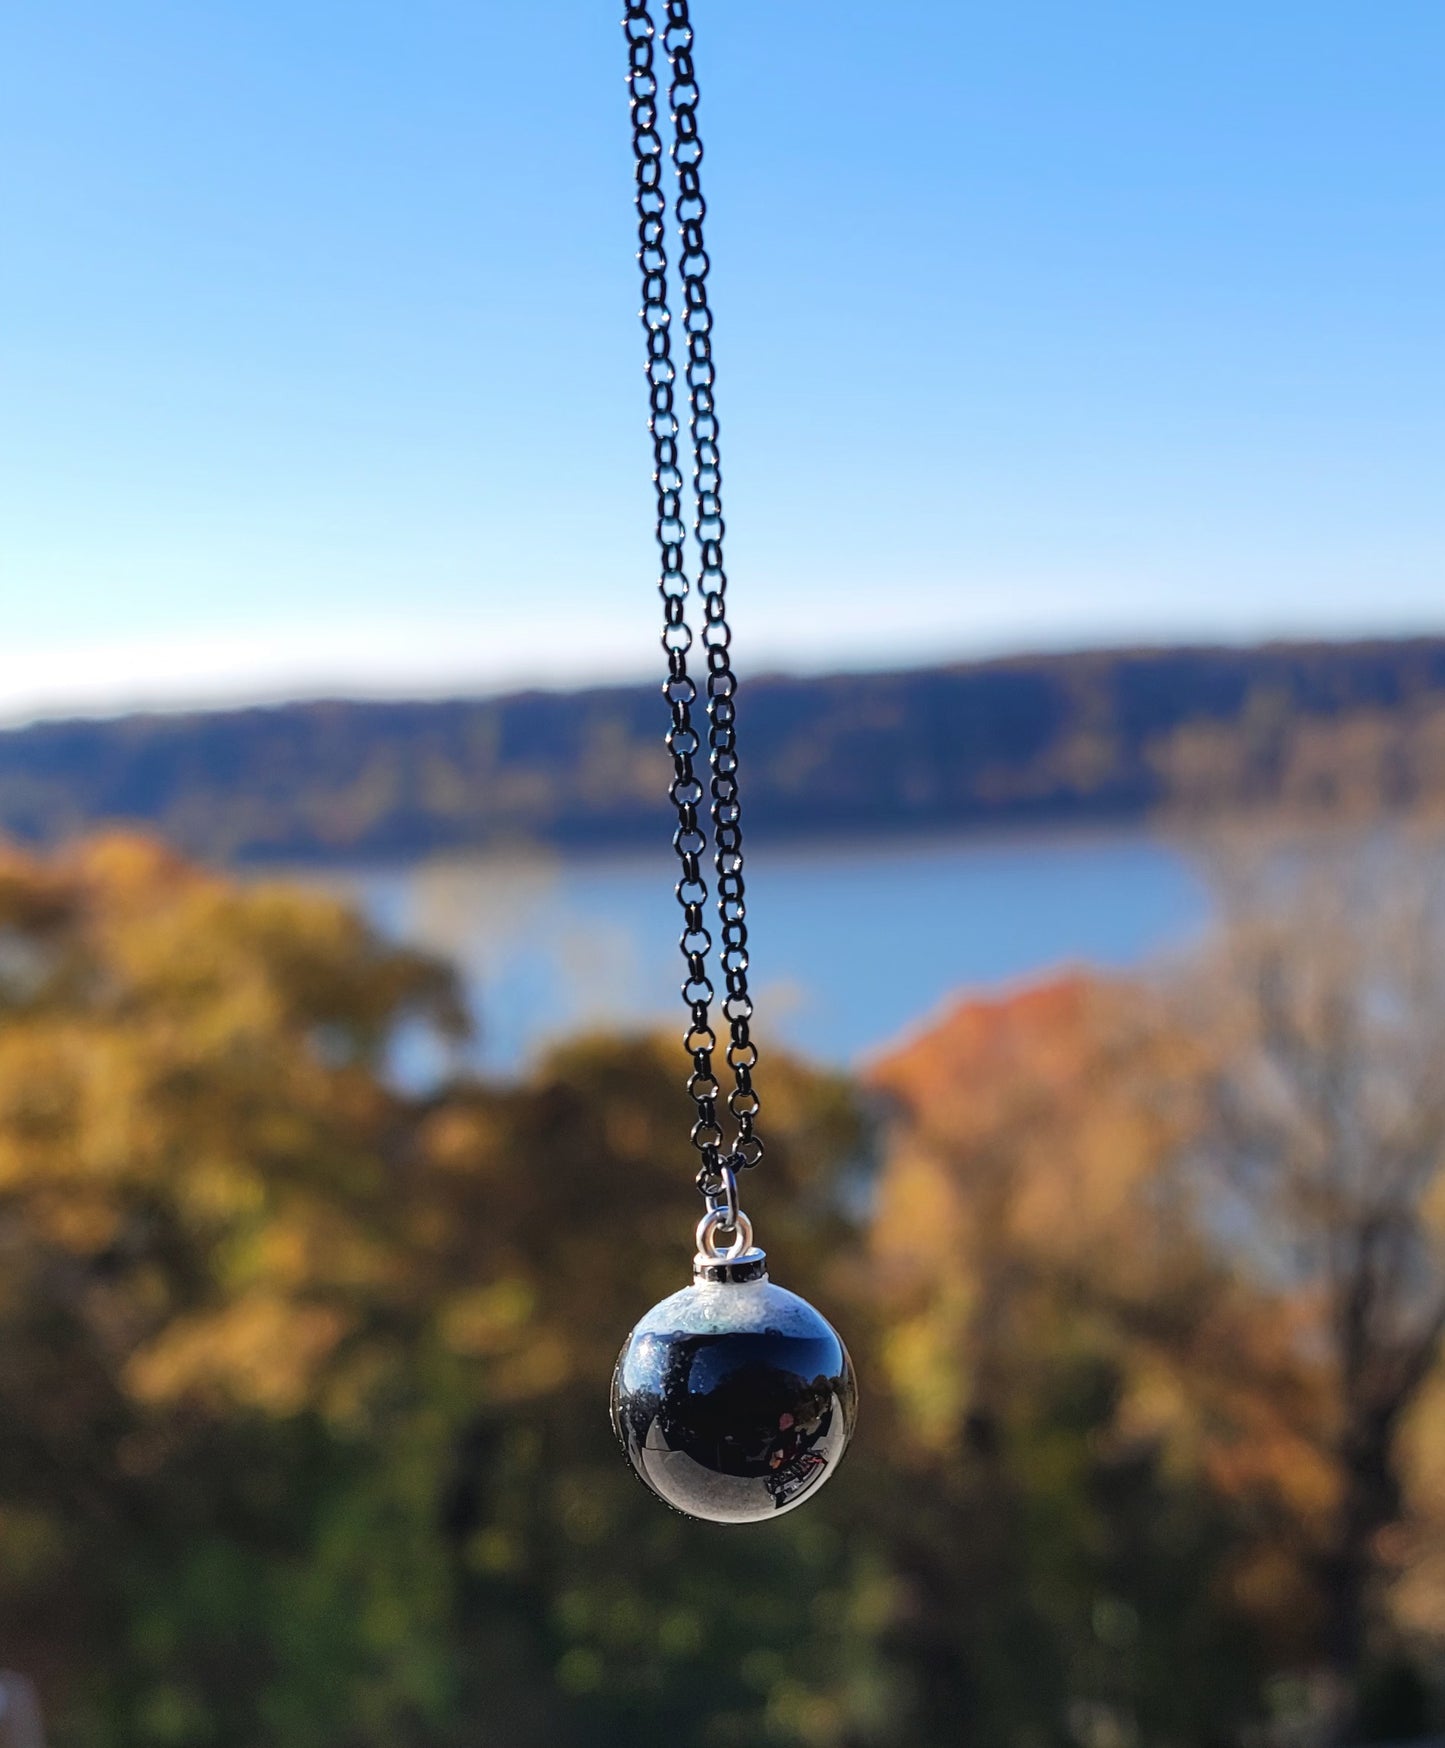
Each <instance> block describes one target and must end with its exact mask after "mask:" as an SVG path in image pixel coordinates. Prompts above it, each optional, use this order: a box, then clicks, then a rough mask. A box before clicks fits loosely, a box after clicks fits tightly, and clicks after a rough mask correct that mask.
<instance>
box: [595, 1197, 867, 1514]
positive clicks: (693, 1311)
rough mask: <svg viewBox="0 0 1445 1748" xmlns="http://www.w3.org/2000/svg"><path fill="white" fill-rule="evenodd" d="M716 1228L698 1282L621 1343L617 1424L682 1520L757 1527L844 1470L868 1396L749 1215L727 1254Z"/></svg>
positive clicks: (704, 1229) (697, 1265) (645, 1474)
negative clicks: (772, 1264)
mask: <svg viewBox="0 0 1445 1748" xmlns="http://www.w3.org/2000/svg"><path fill="white" fill-rule="evenodd" d="M710 1222H711V1223H712V1224H710ZM713 1225H715V1220H714V1217H713V1216H709V1217H707V1218H705V1219H704V1220H703V1222H702V1225H701V1226H699V1228H698V1243H699V1248H698V1254H697V1256H696V1257H695V1258H694V1261H693V1284H692V1285H691V1286H690V1287H684V1288H683V1289H682V1291H681V1292H679V1293H674V1294H673V1295H672V1297H671V1298H669V1299H664V1300H663V1301H662V1303H661V1304H660V1305H655V1306H654V1307H653V1308H652V1310H651V1311H649V1312H648V1313H647V1315H646V1316H645V1317H644V1318H643V1319H642V1321H641V1322H640V1323H639V1324H638V1325H637V1327H636V1328H635V1329H634V1330H633V1331H632V1333H631V1335H629V1336H628V1338H627V1340H626V1342H624V1344H623V1347H622V1352H621V1353H620V1354H619V1355H618V1359H617V1369H616V1371H615V1372H614V1373H613V1377H612V1426H613V1430H614V1431H615V1432H616V1434H617V1437H618V1439H619V1440H620V1441H621V1443H622V1447H623V1449H624V1450H625V1451H626V1452H627V1459H628V1461H629V1462H630V1463H631V1464H632V1467H633V1469H634V1470H635V1471H636V1472H637V1474H638V1476H639V1477H640V1478H641V1479H642V1480H643V1481H644V1482H646V1484H647V1485H648V1486H649V1487H650V1488H651V1489H652V1491H653V1492H654V1493H655V1494H656V1495H657V1496H658V1498H659V1499H662V1500H664V1501H665V1502H666V1503H667V1504H668V1505H671V1506H672V1507H674V1509H675V1510H677V1511H680V1512H683V1513H685V1514H686V1515H687V1516H688V1517H700V1518H705V1519H707V1520H708V1521H709V1522H711V1523H759V1522H761V1521H762V1520H763V1519H765V1518H770V1517H778V1516H780V1515H781V1514H782V1513H783V1512H785V1511H791V1510H792V1509H793V1507H794V1506H795V1505H801V1504H802V1503H803V1501H804V1500H805V1499H808V1498H810V1497H811V1496H812V1495H813V1494H814V1493H816V1492H817V1490H818V1488H819V1487H821V1486H822V1485H823V1483H824V1482H825V1481H826V1480H827V1479H828V1477H829V1475H831V1474H832V1473H833V1470H834V1469H836V1468H837V1466H838V1463H839V1460H840V1459H841V1457H842V1455H843V1452H844V1450H845V1449H846V1448H847V1445H848V1440H849V1439H850V1438H851V1437H852V1435H853V1427H854V1423H855V1421H856V1419H857V1414H858V1389H857V1385H856V1383H855V1382H854V1378H853V1362H852V1361H851V1360H850V1359H849V1358H848V1350H847V1348H845V1347H844V1346H843V1343H842V1340H841V1339H840V1337H839V1336H838V1333H837V1331H836V1330H835V1329H834V1328H833V1326H832V1324H830V1323H829V1322H828V1320H827V1319H826V1318H825V1317H823V1316H822V1315H821V1313H819V1312H817V1311H815V1310H814V1309H813V1307H812V1306H811V1305H810V1304H809V1303H808V1302H807V1300H806V1299H800V1298H799V1297H798V1296H797V1294H796V1293H789V1292H788V1291H786V1289H784V1288H782V1287H776V1286H774V1285H773V1283H772V1282H771V1281H770V1280H769V1279H768V1271H767V1258H766V1257H765V1255H764V1253H763V1252H762V1251H761V1250H757V1249H754V1248H752V1229H751V1227H750V1226H749V1225H748V1223H747V1216H746V1215H745V1214H739V1215H738V1216H737V1236H736V1238H735V1240H734V1243H733V1245H732V1247H731V1248H730V1249H729V1250H728V1251H727V1252H725V1253H723V1254H721V1255H719V1254H716V1253H715V1252H714V1251H713V1250H712V1249H711V1247H710V1244H709V1238H710V1235H711V1230H712V1228H713Z"/></svg>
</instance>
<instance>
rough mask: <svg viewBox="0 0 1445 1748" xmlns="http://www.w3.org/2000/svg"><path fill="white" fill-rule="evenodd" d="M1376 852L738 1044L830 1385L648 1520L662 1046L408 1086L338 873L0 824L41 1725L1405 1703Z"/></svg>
mask: <svg viewBox="0 0 1445 1748" xmlns="http://www.w3.org/2000/svg"><path fill="white" fill-rule="evenodd" d="M1241 866H1242V864H1241ZM1428 867H1429V858H1428V857H1413V856H1408V855H1400V854H1392V855H1391V856H1390V857H1389V858H1388V860H1387V861H1378V860H1377V861H1374V862H1371V861H1370V859H1369V858H1368V857H1366V858H1365V861H1364V863H1363V864H1361V861H1360V858H1359V856H1358V854H1356V856H1355V860H1354V862H1352V864H1351V870H1350V871H1349V872H1348V874H1347V873H1345V872H1342V871H1341V869H1340V868H1338V867H1331V868H1327V869H1326V877H1320V870H1321V869H1323V868H1326V863H1325V862H1324V861H1322V860H1321V858H1320V857H1319V856H1315V857H1313V858H1312V859H1311V860H1310V862H1309V864H1308V868H1306V866H1305V865H1304V864H1296V863H1294V862H1291V861H1290V860H1289V858H1284V859H1280V858H1278V857H1276V858H1273V859H1272V860H1270V861H1269V862H1268V864H1267V865H1265V867H1264V871H1263V872H1261V871H1260V869H1259V867H1256V868H1255V869H1254V871H1253V872H1252V873H1249V874H1248V875H1247V877H1246V874H1237V875H1236V876H1235V877H1231V879H1229V880H1226V881H1225V882H1224V889H1225V900H1224V903H1223V909H1222V920H1221V921H1220V923H1219V925H1218V927H1217V929H1216V931H1215V934H1214V936H1213V937H1212V938H1211V939H1210V940H1209V941H1208V942H1207V943H1205V944H1204V946H1203V947H1202V948H1201V949H1200V950H1199V951H1198V952H1196V953H1194V954H1192V955H1191V956H1190V957H1189V959H1188V960H1187V961H1186V960H1180V961H1179V962H1177V963H1176V964H1174V965H1172V966H1170V967H1166V968H1165V969H1164V970H1163V971H1162V972H1160V973H1159V974H1158V975H1155V976H1151V977H1150V978H1148V979H1144V978H1135V979H1132V980H1123V979H1113V980H1105V979H1102V978H1096V977H1092V976H1085V975H1082V974H1077V975H1071V976H1066V977H1059V978H1056V979H1053V980H1052V981H1049V982H1046V983H1042V984H1039V985H1036V986H1034V987H1031V988H1025V989H1021V990H1019V991H1016V992H1013V993H1011V994H1008V995H1006V996H1001V997H998V998H996V999H990V1000H972V1001H968V1002H964V1003H961V1004H959V1005H958V1006H956V1007H955V1008H954V1009H952V1010H951V1011H949V1012H947V1013H945V1014H943V1015H941V1016H938V1017H936V1018H935V1020H934V1021H932V1022H930V1024H929V1025H928V1026H926V1027H925V1028H923V1029H922V1030H920V1031H919V1032H918V1033H916V1034H915V1035H914V1036H912V1037H911V1038H909V1039H907V1040H906V1041H904V1042H903V1043H901V1044H900V1045H898V1046H897V1047H896V1048H895V1049H893V1050H892V1051H891V1052H890V1053H889V1054H888V1055H886V1056H885V1057H883V1058H881V1059H880V1060H878V1061H877V1062H876V1063H875V1064H874V1066H873V1067H872V1069H871V1070H870V1072H869V1073H868V1074H867V1075H866V1076H863V1077H862V1078H860V1079H859V1080H858V1081H857V1082H856V1083H850V1082H848V1081H847V1080H845V1079H844V1078H842V1077H840V1076H838V1075H834V1074H826V1073H823V1072H821V1071H818V1070H815V1069H811V1068H809V1067H807V1066H805V1065H803V1064H801V1063H798V1062H790V1061H787V1060H784V1059H781V1058H780V1057H778V1056H777V1055H774V1056H773V1057H771V1059H770V1060H769V1063H768V1067H767V1083H766V1098H767V1113H768V1132H769V1155H768V1161H767V1166H766V1169H765V1171H764V1173H763V1174H762V1175H761V1177H760V1178H759V1179H758V1180H756V1187H754V1186H751V1185H750V1186H749V1187H750V1189H751V1190H752V1194H751V1196H750V1204H751V1205H752V1207H753V1209H754V1212H755V1213H756V1214H757V1215H758V1216H759V1217H760V1218H761V1220H762V1227H763V1233H764V1238H765V1242H766V1244H767V1246H768V1248H769V1251H770V1253H771V1255H772V1258H773V1262H774V1267H775V1269H776V1271H777V1272H778V1274H779V1275H780V1276H782V1277H783V1278H784V1279H786V1281H787V1282H788V1284H789V1285H791V1286H793V1287H795V1288H796V1289H798V1290H799V1291H802V1292H804V1293H806V1294H808V1295H809V1296H810V1297H813V1298H815V1299H816V1300H817V1301H818V1302H819V1303H820V1304H821V1305H822V1306H823V1307H824V1308H825V1309H826V1310H827V1311H828V1312H829V1313H830V1314H831V1315H832V1316H833V1317H834V1319H835V1320H836V1321H837V1322H838V1323H839V1324H840V1325H841V1326H842V1327H843V1328H844V1329H845V1330H846V1332H847V1334H848V1337H849V1339H850V1343H851V1344H852V1346H853V1348H854V1357H855V1360H856V1362H857V1364H858V1367H859V1371H860V1374H861V1377H862V1380H863V1387H864V1392H865V1394H864V1413H863V1420H862V1426H861V1430H860V1435H859V1439H858V1442H857V1445H856V1448H855V1450H854V1451H853V1453H852V1454H851V1455H850V1458H849V1461H848V1463H847V1464H846V1465H845V1467H844V1469H843V1470H842V1472H841V1473H840V1475H839V1476H838V1478H837V1479H836V1481H834V1482H833V1483H832V1484H831V1485H830V1486H829V1488H828V1489H827V1490H826V1491H825V1492H824V1493H823V1494H822V1495H820V1497H819V1499H818V1500H817V1501H816V1502H815V1503H814V1504H812V1505H811V1506H810V1507H809V1509H808V1510H807V1511H805V1512H799V1513H795V1514H792V1515H790V1516H788V1517H787V1518H786V1519H785V1520H783V1521H781V1522H779V1523H778V1524H777V1525H775V1526H769V1527H768V1528H767V1529H765V1530H762V1531H757V1532H750V1533H743V1534H739V1533H737V1532H734V1531H729V1530H726V1529H719V1528H716V1527H712V1526H707V1525H698V1524H693V1523H689V1522H685V1521H684V1520H682V1519H680V1518H677V1517H674V1516H671V1515H669V1514H667V1513H666V1512H665V1511H663V1510H662V1509H660V1508H659V1507H658V1506H657V1505H656V1503H655V1502H654V1501H653V1500H652V1499H651V1498H650V1497H649V1496H648V1495H646V1494H645V1493H644V1491H643V1490H642V1489H641V1488H640V1487H639V1486H638V1485H637V1483H636V1482H635V1481H634V1480H633V1478H632V1477H631V1476H630V1475H629V1473H628V1472H627V1469H626V1466H625V1464H624V1462H623V1461H622V1458H621V1456H620V1454H619V1453H618V1451H617V1450H616V1448H615V1446H614V1444H613V1441H612V1437H611V1433H610V1430H609V1428H608V1425H607V1417H606V1411H605V1396H606V1385H607V1379H608V1376H609V1371H610V1367H611V1364H612V1360H613V1358H614V1355H615V1352H616V1349H617V1347H618V1345H619V1343H620V1341H621V1338H622V1336H623V1335H624V1334H625V1332H626V1330H627V1329H628V1327H629V1326H630V1324H631V1323H632V1322H633V1321H634V1320H635V1318H636V1317H637V1316H638V1315H640V1313H641V1312H642V1311H643V1310H644V1309H645V1308H646V1307H647V1306H648V1305H650V1304H651V1303H652V1302H653V1301H654V1300H656V1299H658V1298H660V1297H661V1296H663V1295H664V1294H665V1293H667V1292H669V1291H671V1290H672V1289H673V1288H675V1287H676V1286H677V1285H678V1284H679V1283H680V1282H681V1281H682V1280H683V1279H684V1278H685V1271H686V1269H687V1266H688V1257H687V1255H686V1253H685V1242H684V1244H680V1243H679V1236H680V1235H685V1234H686V1233H687V1231H688V1230H689V1226H690V1223H691V1221H692V1219H693V1217H694V1213H695V1209H694V1206H693V1202H694V1196H693V1191H692V1187H691V1182H690V1176H691V1173H690V1170H689V1169H688V1167H687V1164H686V1160H685V1158H684V1152H685V1148H684V1146H683V1144H682V1143H683V1141H684V1140H685V1123H686V1101H685V1095H684V1093H683V1091H682V1084H681V1082H682V1076H681V1074H680V1072H679V1055H678V1050H677V1047H676V1044H675V1041H674V1040H671V1039H662V1040H655V1039H648V1038H641V1039H636V1038H634V1039H614V1038H605V1037H595V1038H585V1039H580V1040H577V1041H575V1042H572V1043H570V1044H568V1045H566V1046H565V1047H562V1048H559V1049H557V1050H555V1051H554V1052H553V1053H552V1054H551V1055H550V1056H549V1057H548V1058H547V1059H546V1060H544V1061H543V1062H541V1063H540V1064H539V1065H538V1066H537V1067H536V1069H535V1071H534V1072H533V1073H532V1074H531V1076H530V1077H529V1078H528V1079H527V1080H525V1081H524V1082H521V1083H509V1084H506V1085H488V1084H484V1083H481V1082H478V1081H475V1080H469V1079H465V1078H456V1079H451V1080H448V1081H446V1082H445V1083H444V1084H441V1085H438V1086H436V1087H434V1088H432V1089H431V1090H429V1091H427V1092H426V1093H425V1094H422V1095H416V1094H406V1093H403V1092H401V1091H399V1090H398V1089H397V1086H396V1084H395V1083H394V1080H393V1078H392V1077H391V1076H390V1075H389V1073H388V1060H389V1050H390V1048H391V1046H392V1044H393V1041H394V1039H395V1037H396V1034H397V1032H398V1029H399V1028H402V1027H405V1026H416V1025H418V1024H424V1025H426V1026H428V1027H431V1028H434V1029H435V1030H436V1031H437V1032H438V1033H440V1034H441V1035H442V1036H443V1037H449V1036H455V1035H456V1034H457V1033H458V1032H459V1031H460V1029H461V1028H462V1026H463V1018H462V1010H461V1004H460V1002H459V1000H458V996H457V991H456V989H455V987H454V984H453V980H452V977H451V975H450V973H449V971H448V970H447V968H446V967H445V966H443V965H441V964H439V963H436V962H434V961H431V960H428V959H426V958H424V957H421V956H419V955H416V954H414V953H410V952H404V951H400V950H397V949H396V948H394V947H392V946H389V945H387V944H386V943H385V942H383V941H382V940H381V939H380V938H379V937H378V936H376V935H375V934H374V933H372V932H371V930H370V929H369V928H368V927H367V926H366V925H365V924H363V923H362V922H361V921H360V920H359V919H358V917H357V916H356V914H354V913H353V912H352V911H350V910H348V909H347V908H346V907H345V906H344V905H342V904H341V903H339V902H337V901H336V900H334V899H331V898H328V897H323V896H318V895H317V894H316V893H314V892H309V891H304V890H302V889H299V888H296V887H292V886H289V885H287V884H285V883H281V882H275V881H264V882H261V881H258V882H251V883H244V884H243V883H238V882H236V881H234V880H232V879H230V878H228V877H223V876H220V875H217V874H214V873H211V872H208V871H204V870H202V869H200V868H198V867H196V866H194V865H192V864H189V863H187V862H185V861H183V860H181V859H179V858H178V857H177V856H176V855H174V854H173V853H171V852H170V851H168V850H166V849H164V848H162V847H161V846H160V845H158V844H156V843H154V842H151V841H148V840H146V839H142V838H136V837H111V838H105V839H100V840H95V841H92V842H89V843H87V844H84V845H82V846H80V847H78V848H74V849H71V850H69V851H66V852H64V853H57V854H56V855H55V856H53V857H50V858H48V859H37V858H34V857H31V856H28V855H23V854H20V853H18V852H10V853H7V854H6V855H5V856H4V859H3V861H0V1263H3V1266H0V1416H3V1425H4V1428H5V1436H4V1438H3V1439H0V1644H3V1652H4V1657H5V1660H6V1661H7V1662H8V1663H9V1664H10V1665H11V1666H12V1667H14V1668H17V1669H20V1670H23V1671H24V1672H25V1673H26V1674H27V1675H29V1676H30V1677H31V1678H32V1679H33V1680H34V1681H35V1682H36V1683H37V1685H38V1688H39V1690H40V1694H41V1697H42V1700H43V1703H44V1706H45V1711H46V1716H47V1724H48V1729H49V1732H50V1738H51V1740H52V1741H53V1743H54V1744H56V1745H57V1748H142V1745H144V1748H164V1745H166V1744H186V1745H188V1748H190V1745H195V1748H211V1745H214V1748H259V1745H261V1744H273V1745H276V1748H381V1745H382V1744H386V1745H387V1748H403V1745H415V1748H445V1745H450V1744H463V1743H466V1744H481V1743H485V1744H491V1743H495V1744H498V1745H502V1744H505V1745H507V1748H530V1745H533V1744H537V1745H540V1744H543V1743H545V1744H547V1745H548V1748H568V1745H571V1744H577V1745H579V1748H580V1745H581V1744H587V1745H589V1748H607V1745H609V1744H618V1745H621V1744H624V1743H625V1744H628V1745H629V1748H651V1745H654V1744H655V1745H656V1748H662V1745H663V1744H667V1745H668V1748H732V1745H735V1744H736V1745H741V1744H744V1743H747V1744H759V1743H774V1744H780V1745H792V1748H889V1745H893V1744H900V1745H901V1744H905V1743H906V1744H909V1745H910V1748H934V1745H938V1748H942V1745H944V1744H952V1743H955V1742H957V1741H959V1740H968V1741H971V1742H975V1743H980V1744H995V1743H997V1744H1009V1745H1014V1744H1018V1745H1021V1748H1033V1745H1037V1748H1049V1745H1051V1744H1060V1745H1063V1744H1077V1745H1078V1748H1130V1745H1132V1744H1142V1743H1177V1744H1181V1745H1182V1744H1201V1745H1203V1744H1213V1743H1233V1742H1248V1743H1280V1744H1290V1743H1294V1742H1300V1741H1312V1740H1330V1739H1335V1740H1343V1739H1346V1738H1350V1739H1355V1740H1382V1739H1389V1738H1400V1737H1405V1736H1410V1735H1417V1734H1420V1733H1421V1732H1423V1731H1425V1730H1427V1729H1428V1728H1430V1727H1431V1726H1432V1724H1433V1723H1434V1721H1435V1720H1436V1717H1437V1710H1436V1707H1437V1694H1438V1690H1439V1687H1440V1681H1439V1671H1440V1650H1441V1646H1442V1644H1445V1395H1442V1391H1441V1385H1440V1378H1439V1372H1438V1358H1439V1345H1440V1334H1441V1330H1442V1329H1445V1262H1442V1253H1441V1250H1440V1246H1439V1238H1440V1227H1441V1218H1442V1214H1445V1176H1442V1173H1441V1170H1440V1167H1441V1162H1442V1158H1445V1099H1442V1097H1441V1094H1440V1090H1439V1085H1438V1064H1439V1062H1440V1061H1441V1060H1442V1052H1445V932H1442V929H1441V927H1440V921H1441V911H1440V907H1439V905H1438V903H1437V902H1436V895H1435V893H1434V889H1433V887H1432V885H1431V882H1430V880H1429V878H1428V875H1427V871H1428ZM1311 870H1313V872H1310V871H1311ZM1350 880H1353V881H1354V882H1355V883H1356V884H1355V886H1354V887H1353V888H1352V887H1351V886H1350V884H1349V882H1350ZM1362 893H1368V894H1369V895H1370V901H1369V902H1364V901H1363V900H1362V898H1361V894H1362Z"/></svg>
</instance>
